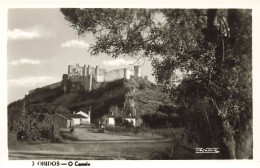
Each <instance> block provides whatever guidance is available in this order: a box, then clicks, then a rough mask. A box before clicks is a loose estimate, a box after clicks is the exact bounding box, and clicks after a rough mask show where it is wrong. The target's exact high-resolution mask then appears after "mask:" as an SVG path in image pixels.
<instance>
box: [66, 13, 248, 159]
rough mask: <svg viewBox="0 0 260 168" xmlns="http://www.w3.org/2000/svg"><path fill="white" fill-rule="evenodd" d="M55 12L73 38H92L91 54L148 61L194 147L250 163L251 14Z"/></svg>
mask: <svg viewBox="0 0 260 168" xmlns="http://www.w3.org/2000/svg"><path fill="white" fill-rule="evenodd" d="M61 12H62V13H63V14H64V16H65V19H66V20H67V21H68V22H69V23H70V24H71V26H72V27H73V28H74V29H75V30H76V31H77V33H78V34H79V35H84V34H86V33H93V35H94V36H95V38H96V41H95V43H94V44H93V45H92V47H91V53H92V54H93V55H97V54H99V53H106V54H108V55H110V56H112V57H115V58H116V57H118V56H120V55H129V56H133V57H137V59H138V60H139V59H141V58H142V57H148V58H150V59H151V60H152V66H153V68H154V75H155V76H156V79H157V82H158V83H159V84H161V85H162V86H164V89H165V91H167V92H168V93H169V94H170V95H171V98H172V100H173V103H175V105H176V107H178V111H179V113H180V115H181V117H182V119H183V121H184V122H183V123H185V128H186V130H187V131H188V132H189V133H190V134H191V135H192V134H193V135H194V139H195V140H196V142H197V143H199V145H200V146H207V147H210V146H212V147H219V148H220V150H221V151H222V152H221V158H225V159H232V158H233V159H234V158H252V144H253V143H252V77H251V76H252V74H251V71H252V65H251V61H252V14H251V10H245V9H239V10H238V9H218V10H216V9H200V10H184V9H178V10H172V9H68V8H67V9H61ZM177 72H179V73H177ZM180 74H181V75H180ZM177 82H178V83H180V84H179V85H177ZM141 88H142V89H143V87H141ZM142 89H141V90H142Z"/></svg>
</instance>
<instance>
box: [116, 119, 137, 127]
mask: <svg viewBox="0 0 260 168" xmlns="http://www.w3.org/2000/svg"><path fill="white" fill-rule="evenodd" d="M115 125H116V126H120V127H126V128H130V127H133V123H131V122H129V121H127V120H125V119H123V118H122V117H115Z"/></svg>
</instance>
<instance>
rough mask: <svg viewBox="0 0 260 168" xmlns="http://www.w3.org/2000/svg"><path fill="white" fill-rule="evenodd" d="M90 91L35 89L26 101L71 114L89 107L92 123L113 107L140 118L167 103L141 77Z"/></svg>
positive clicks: (110, 83) (160, 93)
mask: <svg viewBox="0 0 260 168" xmlns="http://www.w3.org/2000/svg"><path fill="white" fill-rule="evenodd" d="M93 88H94V89H93V90H92V91H89V92H88V91H85V92H84V91H82V92H71V93H66V94H65V93H63V91H62V90H61V89H60V88H54V89H48V88H38V89H36V90H35V92H33V93H32V94H29V95H28V96H27V97H26V99H27V103H29V104H34V105H37V104H50V105H53V106H55V107H58V106H63V107H66V108H68V109H69V110H70V111H71V112H73V111H80V110H81V111H88V110H89V108H90V106H91V110H92V115H91V119H92V121H95V120H96V119H98V118H101V117H102V116H103V115H105V114H108V113H109V110H110V108H111V107H113V106H114V107H118V108H119V109H120V111H123V113H124V114H125V115H126V114H129V113H131V108H132V110H134V111H135V113H136V116H137V117H140V116H141V115H142V114H145V113H152V112H155V111H157V109H158V107H159V105H161V104H163V102H165V101H167V96H166V95H164V94H163V93H162V91H161V88H160V87H159V86H157V85H155V84H154V83H152V82H150V81H149V80H147V79H144V78H135V77H133V78H131V79H130V80H124V79H120V80H117V81H113V82H104V83H95V84H94V85H93ZM10 105H11V104H10ZM10 105H9V106H10ZM127 106H130V107H129V108H127Z"/></svg>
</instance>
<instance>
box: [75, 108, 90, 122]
mask: <svg viewBox="0 0 260 168" xmlns="http://www.w3.org/2000/svg"><path fill="white" fill-rule="evenodd" d="M76 114H80V115H82V116H84V117H86V118H85V119H82V120H81V124H90V111H88V114H87V113H86V112H84V111H79V112H77V113H76Z"/></svg>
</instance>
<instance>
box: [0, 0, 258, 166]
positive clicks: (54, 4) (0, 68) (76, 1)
mask: <svg viewBox="0 0 260 168" xmlns="http://www.w3.org/2000/svg"><path fill="white" fill-rule="evenodd" d="M60 7H81V8H84V7H86V8H95V7H102V8H115V7H117V8H250V9H253V109H254V111H253V119H254V120H253V127H254V129H253V136H254V159H253V160H226V161H225V160H218V161H216V160H204V161H198V160H195V161H192V160H188V161H176V160H173V161H91V160H90V161H89V162H90V163H91V166H90V167H109V168H110V167H113V168H114V167H162V166H163V167H197V166H198V167H210V168H215V167H216V168H219V167H228V168H230V167H236V168H244V167H248V168H249V167H250V168H251V167H260V153H259V152H260V147H259V143H258V142H260V138H259V135H258V134H259V125H260V124H259V120H260V115H259V113H257V111H258V110H259V105H258V104H259V103H258V100H260V99H259V95H260V90H259V86H260V83H259V81H260V78H259V75H258V72H260V66H259V65H258V64H259V63H260V60H259V56H260V55H259V53H260V52H259V49H260V43H259V40H258V39H259V38H260V19H259V17H260V11H259V9H260V8H259V7H260V1H258V0H255V1H253V0H251V1H246V0H239V1H235V0H232V1H226V0H219V1H181V0H178V1H173V0H163V1H159V0H156V1H155V0H152V1H150V0H142V1H139V0H121V1H119V0H113V1H111V0H110V1H108V0H107V1H106V0H103V1H100V0H99V1H94V0H91V1H90V0H31V1H26V0H20V1H19V0H16V1H14V0H12V1H9V0H5V1H1V0H0V30H1V32H0V152H1V153H0V168H2V167H4V168H5V167H30V166H31V164H32V162H31V161H9V160H8V149H7V110H6V109H7V40H6V39H7V36H6V34H7V11H8V8H60ZM63 167H66V166H63Z"/></svg>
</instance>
